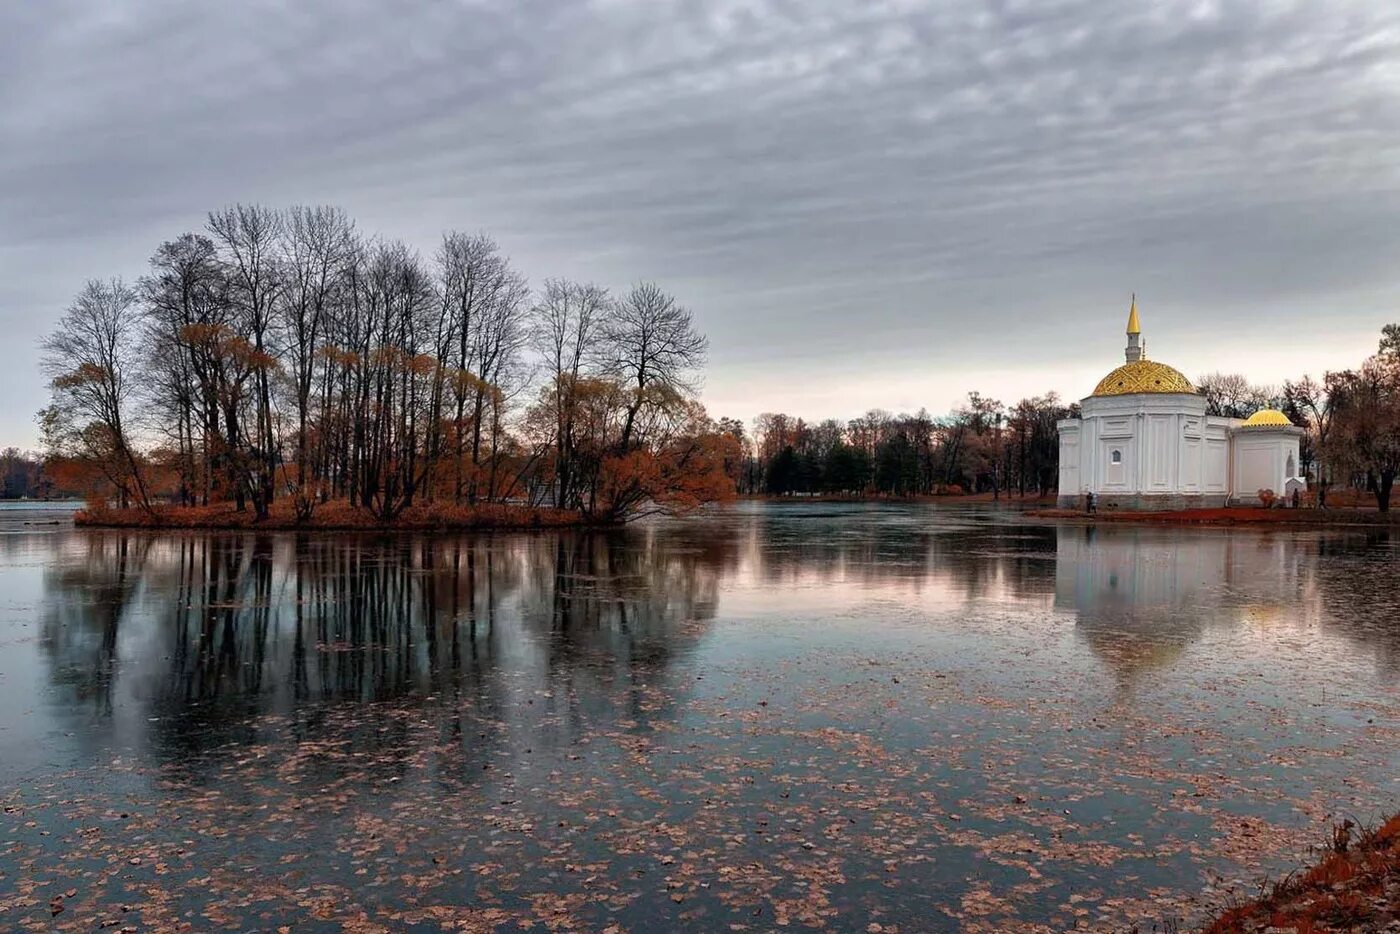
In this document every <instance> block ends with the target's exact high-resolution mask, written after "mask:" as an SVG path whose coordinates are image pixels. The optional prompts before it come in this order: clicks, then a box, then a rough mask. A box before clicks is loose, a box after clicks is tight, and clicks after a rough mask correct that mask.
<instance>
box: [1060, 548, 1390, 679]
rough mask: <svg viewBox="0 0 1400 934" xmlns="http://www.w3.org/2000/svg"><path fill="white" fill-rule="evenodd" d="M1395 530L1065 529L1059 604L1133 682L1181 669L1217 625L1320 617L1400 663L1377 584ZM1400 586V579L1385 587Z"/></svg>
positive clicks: (1290, 625)
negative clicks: (1380, 613) (1380, 556)
mask: <svg viewBox="0 0 1400 934" xmlns="http://www.w3.org/2000/svg"><path fill="white" fill-rule="evenodd" d="M1392 547H1393V546H1392V545H1391V543H1390V535H1389V533H1382V535H1381V536H1380V537H1379V538H1378V537H1377V536H1376V535H1374V534H1371V535H1364V534H1363V535H1358V534H1352V533H1340V534H1329V535H1308V534H1290V533H1286V532H1284V533H1260V532H1256V531H1235V530H1220V529H1210V530H1182V529H1172V528H1160V527H1147V526H1127V525H1124V526H1113V525H1101V526H1085V527H1062V528H1061V529H1059V537H1058V543H1057V549H1056V551H1057V560H1056V576H1055V606H1056V608H1057V609H1059V610H1061V611H1065V612H1069V613H1073V614H1074V617H1075V620H1076V631H1077V632H1078V634H1079V635H1080V636H1081V637H1082V638H1083V640H1084V641H1085V642H1086V643H1087V644H1088V646H1089V647H1090V648H1091V649H1092V651H1093V652H1094V653H1095V655H1097V656H1098V657H1099V658H1100V659H1102V660H1103V661H1104V662H1105V663H1106V664H1107V665H1108V667H1109V668H1110V669H1111V670H1112V671H1113V673H1114V676H1115V677H1116V678H1117V680H1118V683H1119V686H1120V688H1121V689H1124V690H1131V689H1132V688H1133V687H1134V686H1135V685H1137V684H1138V683H1139V682H1140V681H1141V680H1142V679H1143V678H1145V677H1149V676H1152V675H1154V674H1158V673H1166V672H1169V671H1170V670H1171V668H1172V667H1173V665H1175V664H1176V663H1177V662H1178V661H1179V660H1180V659H1181V657H1182V655H1183V654H1184V653H1185V652H1186V650H1187V648H1188V647H1189V646H1190V645H1191V644H1192V643H1194V642H1196V641H1197V640H1199V639H1201V638H1202V637H1203V636H1204V635H1206V634H1207V633H1208V632H1210V631H1212V630H1224V629H1226V628H1228V627H1238V626H1247V627H1249V628H1250V630H1251V632H1252V633H1253V634H1254V635H1256V636H1260V637H1263V638H1277V636H1278V631H1280V630H1291V631H1294V632H1301V631H1303V630H1308V629H1309V628H1311V629H1312V630H1315V631H1317V632H1322V633H1326V634H1327V635H1329V636H1335V635H1342V636H1344V637H1346V638H1348V639H1350V640H1352V641H1359V642H1361V643H1363V644H1364V645H1366V646H1367V647H1369V648H1372V649H1374V650H1376V652H1377V660H1378V662H1379V663H1380V664H1381V666H1382V667H1383V668H1393V667H1394V665H1395V662H1396V658H1397V656H1396V646H1397V645H1400V630H1397V627H1395V626H1394V625H1386V624H1383V623H1381V622H1380V621H1379V620H1378V619H1375V618H1373V617H1374V616H1375V614H1374V613H1373V612H1371V611H1372V610H1373V609H1375V608H1376V606H1377V602H1378V601H1379V602H1380V604H1381V605H1382V606H1383V605H1384V604H1385V603H1386V602H1388V601H1387V600H1385V598H1383V597H1381V596H1380V595H1379V594H1378V593H1375V588H1373V587H1368V586H1367V578H1368V575H1367V574H1364V573H1362V574H1356V573H1355V572H1356V571H1361V570H1364V569H1365V568H1367V567H1369V568H1371V569H1372V571H1374V568H1375V566H1376V565H1375V556H1376V553H1377V551H1378V550H1380V551H1384V550H1386V549H1388V548H1392ZM1381 589H1382V590H1385V591H1387V592H1388V590H1390V589H1393V588H1381Z"/></svg>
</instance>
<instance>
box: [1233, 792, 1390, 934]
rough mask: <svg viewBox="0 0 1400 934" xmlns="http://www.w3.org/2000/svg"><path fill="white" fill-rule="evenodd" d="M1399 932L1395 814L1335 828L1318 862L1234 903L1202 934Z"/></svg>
mask: <svg viewBox="0 0 1400 934" xmlns="http://www.w3.org/2000/svg"><path fill="white" fill-rule="evenodd" d="M1395 930H1400V815H1396V816H1395V817H1392V818H1391V819H1390V820H1388V821H1387V822H1386V823H1384V824H1382V825H1381V826H1380V827H1379V828H1378V829H1376V830H1372V831H1365V832H1362V833H1361V834H1359V835H1357V834H1355V833H1354V832H1353V828H1352V825H1351V824H1350V822H1348V823H1347V824H1344V825H1343V826H1341V827H1339V828H1337V830H1336V831H1335V833H1334V835H1333V838H1332V841H1331V844H1330V846H1329V847H1328V849H1327V851H1326V853H1325V855H1324V856H1323V858H1322V860H1321V861H1320V862H1319V863H1318V864H1317V865H1315V866H1313V867H1312V868H1311V869H1308V870H1306V871H1304V872H1302V873H1300V874H1297V875H1294V876H1290V877H1289V878H1287V879H1284V880H1282V881H1280V882H1278V883H1277V884H1275V885H1274V886H1272V887H1271V888H1270V889H1269V891H1268V892H1267V893H1266V894H1265V895H1263V896H1262V897H1260V898H1259V899H1257V900H1255V901H1252V902H1248V903H1246V904H1243V905H1238V906H1236V907H1234V908H1232V909H1230V910H1229V911H1227V912H1225V914H1223V915H1221V916H1220V917H1219V918H1218V919H1216V921H1215V922H1214V923H1213V924H1211V925H1210V926H1209V927H1207V928H1206V930H1205V934H1263V932H1266V931H1292V932H1294V934H1321V932H1325V931H1326V932H1330V931H1395Z"/></svg>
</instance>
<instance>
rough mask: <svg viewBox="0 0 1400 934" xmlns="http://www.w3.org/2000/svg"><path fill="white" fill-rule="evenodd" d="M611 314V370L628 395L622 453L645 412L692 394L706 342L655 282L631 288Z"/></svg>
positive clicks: (681, 307)
mask: <svg viewBox="0 0 1400 934" xmlns="http://www.w3.org/2000/svg"><path fill="white" fill-rule="evenodd" d="M611 311H612V315H611V318H610V319H609V321H608V324H607V338H608V344H609V347H608V350H609V351H610V353H611V355H612V356H611V359H610V361H609V369H610V370H611V372H613V373H615V374H616V375H617V376H618V378H619V379H621V380H622V381H623V383H624V384H625V385H626V386H628V388H629V391H630V393H631V399H630V401H629V403H628V406H627V415H626V421H625V422H624V424H623V428H622V438H621V442H620V445H621V447H622V449H623V450H624V451H625V450H627V449H628V448H629V447H630V446H631V444H632V435H633V430H634V428H635V426H636V421H637V415H638V413H639V412H641V410H642V409H643V408H644V407H646V406H649V405H657V404H662V405H664V404H667V403H668V402H669V401H670V400H672V399H674V398H676V397H679V396H681V395H683V394H685V393H688V392H692V391H693V390H694V389H695V387H696V384H697V381H698V379H699V371H700V368H701V367H702V366H704V364H705V355H706V352H707V350H708V348H709V341H708V340H707V339H706V338H705V336H704V335H703V334H701V333H700V332H698V331H697V330H696V329H695V324H694V322H693V321H692V320H691V314H690V311H689V309H687V308H685V307H683V306H682V305H680V304H679V303H678V302H677V301H676V299H675V298H674V297H673V296H671V295H669V294H668V293H666V292H664V291H662V290H661V288H660V287H659V286H657V285H656V284H655V283H653V282H640V283H638V284H636V285H634V286H633V287H632V289H631V291H629V292H628V293H627V294H626V295H625V296H623V297H622V298H621V299H619V300H618V301H616V302H615V303H613V306H612V309H611Z"/></svg>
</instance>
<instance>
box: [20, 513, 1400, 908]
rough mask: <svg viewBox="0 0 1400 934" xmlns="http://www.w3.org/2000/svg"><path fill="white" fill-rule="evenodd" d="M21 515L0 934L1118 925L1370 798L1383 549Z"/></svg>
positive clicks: (1388, 716) (1383, 609) (1227, 535)
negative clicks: (28, 932) (379, 528)
mask: <svg viewBox="0 0 1400 934" xmlns="http://www.w3.org/2000/svg"><path fill="white" fill-rule="evenodd" d="M55 515H57V518H58V520H59V521H60V522H61V521H62V518H63V517H62V514H61V513H59V514H49V513H44V514H39V513H34V512H32V511H31V512H25V511H19V512H16V511H0V805H3V814H0V928H2V929H5V930H9V929H32V930H51V929H55V928H57V929H72V930H85V931H87V930H93V929H96V928H98V926H99V925H102V924H110V925H111V927H112V928H113V929H117V930H120V929H122V927H123V926H127V927H128V929H130V930H166V929H172V928H178V927H180V926H184V927H185V928H186V929H188V930H196V931H203V930H214V929H232V930H275V929H277V928H278V927H279V926H283V925H287V926H291V927H294V928H295V929H296V930H298V931H303V930H320V929H324V930H339V929H342V928H343V927H349V928H350V929H353V930H364V931H377V930H422V931H438V930H465V931H492V930H498V929H499V930H503V931H504V930H512V931H518V930H539V931H546V930H554V931H564V930H612V931H632V932H637V931H659V930H697V931H709V930H754V931H760V930H768V929H771V928H773V927H775V926H785V927H787V928H788V929H790V930H803V929H818V928H824V929H827V930H839V931H844V930H856V931H866V930H868V931H886V932H888V931H902V932H910V931H926V930H935V931H937V930H984V931H1004V930H1015V931H1061V930H1070V929H1084V930H1128V929H1131V928H1132V926H1133V925H1137V926H1138V927H1139V928H1140V929H1141V930H1143V931H1150V930H1153V929H1154V926H1155V927H1156V928H1157V929H1162V928H1163V927H1164V926H1170V925H1173V924H1176V923H1185V924H1190V923H1192V922H1194V921H1196V920H1199V918H1200V917H1201V916H1202V913H1203V912H1205V911H1208V910H1209V909H1210V908H1211V907H1212V906H1213V905H1217V904H1219V903H1220V900H1221V899H1223V898H1226V897H1228V896H1229V894H1230V893H1232V892H1235V891H1240V890H1247V889H1248V888H1249V887H1250V886H1252V885H1253V884H1254V883H1255V882H1256V880H1257V879H1259V878H1260V877H1261V876H1262V875H1263V874H1265V873H1278V872H1281V871H1286V870H1288V869H1290V868H1292V867H1293V866H1295V865H1296V864H1297V861H1298V860H1299V859H1300V858H1303V857H1305V856H1306V855H1307V848H1308V846H1309V844H1311V843H1313V842H1315V841H1318V840H1320V839H1321V837H1322V835H1323V833H1324V831H1325V829H1326V827H1327V826H1328V825H1329V823H1330V822H1331V821H1334V820H1338V819H1340V818H1341V817H1344V816H1352V817H1359V818H1362V819H1366V818H1371V817H1374V816H1376V815H1378V814H1379V813H1380V812H1381V811H1383V810H1385V809H1391V810H1394V809H1396V808H1400V783H1398V782H1397V775H1400V573H1397V569H1400V563H1398V562H1397V558H1400V539H1397V537H1395V536H1394V535H1393V534H1392V533H1388V532H1384V531H1381V532H1361V531H1358V532H1347V531H1328V532H1312V531H1308V532H1276V531H1275V532H1255V531H1230V530H1220V529H1210V530H1189V529H1158V528H1128V527H1116V528H1115V527H1108V528H1104V527H1100V528H1096V529H1095V528H1086V527H1084V526H1080V525H1061V526H1055V525H1034V524H1028V523H1026V522H1024V521H1023V520H1020V519H1018V518H1016V517H1014V516H1012V515H1010V514H1000V513H995V512H990V511H974V510H959V509H948V508H937V507H924V506H907V507H905V506H862V505H855V506H820V505H796V506H791V507H782V506H762V505H753V506H749V505H744V506H739V507H736V508H733V509H730V510H726V511H724V512H722V513H719V514H717V515H713V516H708V517H705V518H700V519H694V520H687V521H678V522H662V523H656V524H652V525H647V526H639V527H634V528H629V529H627V530H625V531H622V532H618V533H609V534H574V533H568V534H537V535H499V534H498V535H479V536H468V535H463V536H438V537H429V536H399V537H375V536H355V535H317V536H295V535H290V534H266V535H251V534H249V535H244V534H214V535H203V534H179V535H176V534H145V533H140V534H135V533H121V532H79V531H75V530H73V529H72V528H71V527H69V526H68V525H66V524H59V525H46V524H36V523H49V522H53V521H55ZM55 912H56V913H55Z"/></svg>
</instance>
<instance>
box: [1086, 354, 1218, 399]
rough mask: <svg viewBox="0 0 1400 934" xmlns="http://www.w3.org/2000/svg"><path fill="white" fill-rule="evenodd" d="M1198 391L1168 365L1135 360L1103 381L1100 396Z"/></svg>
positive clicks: (1099, 391)
mask: <svg viewBox="0 0 1400 934" xmlns="http://www.w3.org/2000/svg"><path fill="white" fill-rule="evenodd" d="M1182 392H1184V393H1190V394H1192V395H1194V394H1195V392H1196V387H1195V386H1192V385H1191V381H1190V380H1188V379H1187V378H1186V377H1184V376H1182V375H1181V373H1180V372H1179V371H1177V370H1174V369H1172V368H1171V367H1169V366H1167V365H1166V364H1165V363H1158V362H1157V361H1155V360H1135V361H1134V362H1132V363H1125V364H1123V365H1122V366H1120V367H1119V368H1118V369H1116V370H1114V371H1113V372H1112V373H1110V374H1108V375H1107V376H1105V377H1104V378H1103V379H1102V380H1100V381H1099V385H1098V387H1097V388H1095V389H1094V395H1096V396H1131V395H1137V394H1139V393H1182Z"/></svg>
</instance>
